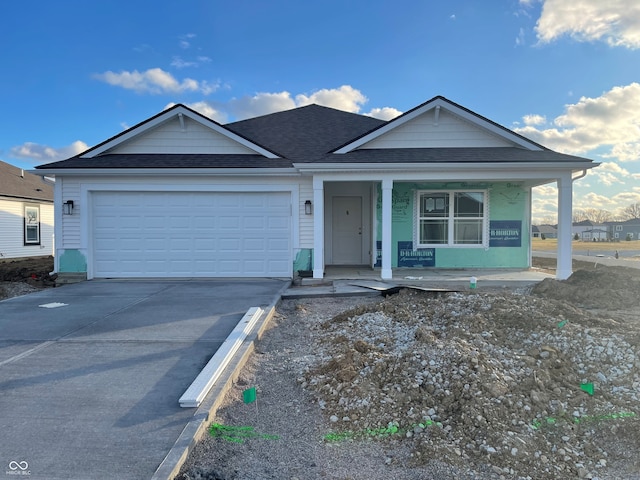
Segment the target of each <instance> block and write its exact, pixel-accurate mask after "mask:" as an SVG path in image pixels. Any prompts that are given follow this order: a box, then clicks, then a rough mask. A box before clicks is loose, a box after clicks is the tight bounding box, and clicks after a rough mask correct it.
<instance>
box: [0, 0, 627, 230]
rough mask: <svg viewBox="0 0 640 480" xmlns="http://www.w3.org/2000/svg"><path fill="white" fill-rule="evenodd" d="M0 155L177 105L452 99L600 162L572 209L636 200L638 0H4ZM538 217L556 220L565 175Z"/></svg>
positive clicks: (66, 145) (99, 137) (27, 164)
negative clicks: (560, 188) (560, 189)
mask: <svg viewBox="0 0 640 480" xmlns="http://www.w3.org/2000/svg"><path fill="white" fill-rule="evenodd" d="M2 17H3V20H4V21H3V26H2V28H1V29H0V45H1V47H0V61H1V63H0V72H1V74H0V112H1V115H0V160H2V161H4V162H7V163H10V164H13V165H16V166H18V167H21V168H26V169H31V168H33V167H35V166H36V165H40V164H43V163H49V162H52V161H56V160H61V159H65V158H69V157H71V156H73V155H76V154H78V153H80V152H82V151H83V150H85V149H87V148H89V147H91V146H94V145H96V144H98V143H100V142H102V141H104V140H106V139H108V138H111V137H112V136H114V135H117V134H118V133H120V132H121V131H123V130H124V129H127V128H129V127H131V126H134V125H136V124H137V123H139V122H141V121H144V120H146V119H147V118H149V117H151V116H153V115H155V114H157V113H159V112H161V111H162V110H164V109H165V108H168V107H170V106H172V105H174V104H175V103H183V104H185V105H188V106H190V107H191V108H193V109H195V110H197V111H199V112H200V113H203V114H204V115H207V116H209V117H211V118H213V119H214V120H216V121H218V122H220V123H223V124H224V123H228V122H233V121H236V120H242V119H245V118H250V117H255V116H259V115H264V114H268V113H273V112H276V111H281V110H287V109H291V108H295V107H298V106H303V105H307V104H310V103H317V104H320V105H325V106H328V107H333V108H338V109H342V110H345V111H349V112H353V113H359V114H363V115H371V116H375V117H377V118H382V119H385V120H388V119H391V118H393V117H394V116H397V115H399V114H401V113H402V112H405V111H407V110H409V109H411V108H413V107H415V106H417V105H420V104H422V103H424V102H425V101H427V100H429V99H431V98H433V97H435V96H436V95H443V96H445V97H447V98H448V99H449V100H452V101H454V102H456V103H458V104H461V105H462V106H464V107H466V108H468V109H470V110H472V111H474V112H476V113H478V114H480V115H482V116H485V117H487V118H489V119H490V120H493V121H494V122H497V123H499V124H501V125H503V126H505V127H507V128H510V129H512V130H514V131H516V132H518V133H520V134H522V135H524V136H526V137H528V138H530V139H532V140H534V141H536V142H539V143H541V144H542V145H544V146H546V147H548V148H551V149H553V150H556V151H558V152H562V153H568V154H573V155H578V156H582V157H585V158H589V159H592V160H594V161H596V162H599V163H601V165H600V166H599V167H598V168H596V169H593V170H592V171H591V172H590V173H589V174H588V175H587V176H586V177H584V178H583V179H581V180H577V181H576V182H575V183H574V209H581V210H584V209H591V208H593V209H604V210H608V211H610V212H612V213H613V214H616V213H618V212H619V210H620V209H622V208H624V207H626V206H628V205H630V204H633V203H637V202H640V1H638V0H606V1H604V0H396V1H393V2H392V1H390V0H335V1H334V0H324V1H321V2H320V1H299V0H298V1H293V0H271V1H264V0H262V1H259V0H235V1H233V2H230V1H228V0H224V1H222V0H137V1H131V0H129V1H126V2H125V1H122V0H110V1H108V2H106V1H103V2H99V1H96V2H87V1H86V0H82V1H77V0H59V1H57V2H51V1H49V0H22V1H18V2H3V5H2ZM532 210H533V219H534V222H535V223H540V222H552V223H553V222H554V221H555V217H556V213H557V190H556V186H555V184H549V185H545V186H541V187H537V188H536V189H535V190H534V202H533V206H532Z"/></svg>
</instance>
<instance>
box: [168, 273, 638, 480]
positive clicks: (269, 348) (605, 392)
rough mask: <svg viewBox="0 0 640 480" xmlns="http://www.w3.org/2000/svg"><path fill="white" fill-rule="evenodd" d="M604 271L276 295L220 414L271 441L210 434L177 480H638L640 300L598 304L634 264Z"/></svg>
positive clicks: (620, 285)
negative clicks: (494, 284)
mask: <svg viewBox="0 0 640 480" xmlns="http://www.w3.org/2000/svg"><path fill="white" fill-rule="evenodd" d="M598 270H599V271H600V268H598ZM600 272H602V275H599V276H594V275H592V273H593V272H591V271H590V272H588V273H589V274H588V275H586V274H584V273H581V272H576V274H574V276H573V277H572V278H571V279H569V280H568V281H565V282H555V281H553V282H549V281H547V282H546V283H547V284H548V285H546V286H545V289H540V288H536V289H535V292H536V293H535V294H532V293H531V292H527V291H521V292H512V291H508V290H504V291H483V290H478V291H473V292H471V291H469V292H465V293H449V294H442V293H438V294H435V293H425V292H419V291H415V290H408V289H405V290H402V291H401V292H400V293H398V294H396V295H392V296H389V297H387V298H385V299H373V298H367V299H364V298H322V299H320V298H318V299H302V300H291V301H284V302H282V303H281V304H280V305H279V306H278V316H277V317H276V318H275V319H274V324H275V326H274V328H273V329H271V330H270V331H268V332H267V333H266V334H265V336H264V337H263V339H262V340H261V341H260V342H259V344H258V347H257V354H256V356H255V357H254V358H253V359H252V364H251V366H250V368H248V369H245V370H244V371H243V373H242V374H241V377H240V380H239V384H238V385H237V387H236V388H234V389H233V390H232V391H231V392H229V395H228V396H227V398H226V400H225V406H224V407H223V408H222V409H221V410H219V411H218V413H217V414H216V418H215V419H214V421H215V422H217V423H221V424H225V425H230V426H238V425H253V424H254V422H256V423H255V425H256V426H257V428H258V429H259V431H260V432H261V433H268V434H275V435H278V436H279V440H270V441H265V440H251V441H246V442H244V443H236V442H231V441H228V440H224V439H221V438H214V437H207V438H204V439H203V440H202V441H201V442H200V443H199V444H198V446H197V447H196V449H195V450H194V452H193V453H192V454H191V455H190V458H189V459H188V461H187V463H186V464H185V467H184V469H183V471H182V473H181V475H180V476H179V477H177V478H180V479H181V480H183V479H194V478H200V479H203V478H216V479H223V478H224V479H226V480H230V479H234V480H241V479H242V480H244V479H255V478H265V479H280V478H306V479H325V478H350V479H354V480H355V479H358V480H360V479H362V480H364V479H366V480H374V479H386V478H394V479H403V480H405V479H406V480H409V479H410V480H414V479H420V480H424V479H436V478H437V479H439V480H440V479H449V480H453V479H456V480H462V479H472V478H487V479H496V480H498V479H536V480H537V479H548V478H592V479H601V480H604V479H616V480H620V479H625V480H631V479H633V480H640V457H638V455H637V452H638V451H640V408H639V405H640V357H639V355H638V354H639V353H640V351H639V350H640V320H639V319H640V306H639V305H638V304H637V302H636V303H635V304H634V302H619V304H618V305H616V309H612V308H606V305H609V304H610V303H609V299H610V298H611V295H614V294H615V295H617V294H619V293H620V292H623V293H622V294H621V297H620V298H623V297H624V298H627V296H628V295H632V293H629V291H628V288H629V287H630V286H633V285H634V283H633V282H637V281H638V278H640V270H638V271H632V272H627V271H621V270H618V269H609V268H607V269H603V270H601V271H600ZM600 272H599V273H600ZM629 275H630V276H629ZM594 288H595V289H597V290H598V291H599V292H602V294H601V295H600V294H599V295H598V296H595V295H592V296H591V297H589V300H590V301H589V302H588V304H589V305H593V307H592V308H587V307H585V305H586V304H587V302H581V303H579V305H576V304H574V303H572V302H571V301H572V300H574V299H576V298H582V297H577V294H576V292H579V291H581V290H593V289H594ZM607 290H608V291H609V293H610V294H609V295H607V294H606V292H607ZM562 292H564V293H562ZM547 293H548V295H547ZM549 295H554V297H556V298H550V297H549ZM585 298H586V297H585ZM636 298H637V297H636ZM623 305H625V308H624V309H622V306H623ZM251 385H257V386H258V397H259V399H260V400H259V404H260V407H259V409H260V416H259V419H258V417H257V416H256V413H257V409H256V410H254V409H253V408H252V407H253V406H252V405H245V404H243V400H242V398H243V397H242V392H243V389H245V388H248V387H249V386H251Z"/></svg>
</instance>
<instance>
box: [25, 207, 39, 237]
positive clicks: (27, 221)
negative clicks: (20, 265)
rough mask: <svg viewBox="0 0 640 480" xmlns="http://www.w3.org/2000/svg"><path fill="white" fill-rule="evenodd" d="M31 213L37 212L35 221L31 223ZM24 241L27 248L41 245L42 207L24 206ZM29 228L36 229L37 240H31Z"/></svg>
mask: <svg viewBox="0 0 640 480" xmlns="http://www.w3.org/2000/svg"><path fill="white" fill-rule="evenodd" d="M29 211H32V212H35V217H34V221H30V214H29ZM23 225H24V232H23V241H24V245H25V246H29V245H40V244H41V241H42V229H41V224H40V205H27V204H25V205H24V209H23ZM29 227H31V228H33V227H35V229H36V233H37V237H38V238H37V239H36V240H29V235H28V233H29Z"/></svg>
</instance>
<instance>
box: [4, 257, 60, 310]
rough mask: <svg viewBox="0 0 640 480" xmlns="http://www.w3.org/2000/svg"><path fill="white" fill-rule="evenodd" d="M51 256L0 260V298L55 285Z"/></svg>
mask: <svg viewBox="0 0 640 480" xmlns="http://www.w3.org/2000/svg"><path fill="white" fill-rule="evenodd" d="M52 271H53V257H51V256H49V257H31V258H20V259H15V260H9V259H3V260H0V300H2V299H4V298H9V297H12V296H16V295H24V294H26V293H30V292H33V291H35V290H38V289H40V288H48V287H54V286H55V280H56V275H49V274H50V273H51V272H52Z"/></svg>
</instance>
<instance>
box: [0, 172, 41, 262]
mask: <svg viewBox="0 0 640 480" xmlns="http://www.w3.org/2000/svg"><path fill="white" fill-rule="evenodd" d="M52 254H53V183H52V182H49V181H47V180H44V179H43V178H42V177H41V176H38V175H34V174H32V173H29V172H25V171H24V170H23V169H21V168H18V167H15V166H13V165H10V164H8V163H5V162H0V259H4V258H20V257H39V256H46V255H52Z"/></svg>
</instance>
